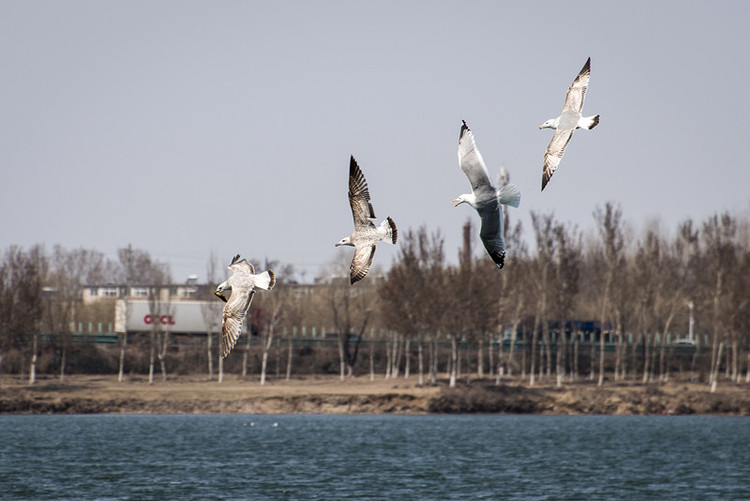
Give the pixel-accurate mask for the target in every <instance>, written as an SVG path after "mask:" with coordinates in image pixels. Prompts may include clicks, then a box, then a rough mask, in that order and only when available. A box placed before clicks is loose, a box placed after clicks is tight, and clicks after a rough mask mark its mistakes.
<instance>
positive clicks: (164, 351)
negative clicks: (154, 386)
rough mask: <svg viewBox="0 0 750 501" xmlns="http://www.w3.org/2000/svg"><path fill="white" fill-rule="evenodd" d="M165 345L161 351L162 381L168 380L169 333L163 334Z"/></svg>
mask: <svg viewBox="0 0 750 501" xmlns="http://www.w3.org/2000/svg"><path fill="white" fill-rule="evenodd" d="M161 335H162V340H163V343H162V345H161V350H160V351H159V355H158V356H159V365H160V366H161V379H162V381H166V380H167V345H168V344H169V332H162V334H161Z"/></svg>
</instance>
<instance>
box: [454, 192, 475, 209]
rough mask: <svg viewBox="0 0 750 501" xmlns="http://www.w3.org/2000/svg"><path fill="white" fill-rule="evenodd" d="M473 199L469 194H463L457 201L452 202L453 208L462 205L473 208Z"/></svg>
mask: <svg viewBox="0 0 750 501" xmlns="http://www.w3.org/2000/svg"><path fill="white" fill-rule="evenodd" d="M473 198H474V197H473V195H471V194H469V193H464V194H463V195H459V197H458V198H457V199H455V200H453V203H454V204H456V205H454V207H458V206H459V205H461V204H464V203H465V204H469V205H472V206H473V205H474V203H473Z"/></svg>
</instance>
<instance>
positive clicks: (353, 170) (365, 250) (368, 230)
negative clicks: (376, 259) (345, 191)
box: [336, 156, 398, 284]
mask: <svg viewBox="0 0 750 501" xmlns="http://www.w3.org/2000/svg"><path fill="white" fill-rule="evenodd" d="M349 205H350V206H351V208H352V216H353V217H354V231H353V232H352V234H351V235H349V236H348V237H345V238H342V239H341V240H339V242H338V243H337V244H336V247H338V246H340V245H349V246H351V247H354V257H353V258H352V265H351V267H350V268H349V278H350V281H351V283H352V284H354V283H355V282H358V281H360V280H362V279H363V278H365V275H367V272H368V271H369V269H370V265H372V258H373V256H374V255H375V246H376V245H377V243H378V242H379V241H381V240H385V241H387V242H391V243H392V244H395V243H396V239H397V238H398V230H397V229H396V223H394V222H393V219H391V218H390V217H387V218H385V219H384V220H383V222H381V223H380V226H375V225H374V224H373V222H372V221H370V219H375V210H374V209H373V208H372V204H371V203H370V191H369V190H368V189H367V181H366V180H365V176H364V175H363V174H362V171H361V170H360V169H359V165H357V161H356V160H355V159H354V156H352V157H351V160H350V161H349Z"/></svg>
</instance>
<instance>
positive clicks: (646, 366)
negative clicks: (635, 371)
mask: <svg viewBox="0 0 750 501" xmlns="http://www.w3.org/2000/svg"><path fill="white" fill-rule="evenodd" d="M650 337H651V336H650V335H649V333H648V332H645V333H644V334H643V383H644V384H646V383H648V374H649V360H650V356H651V355H650V346H649V343H650V341H651V339H650Z"/></svg>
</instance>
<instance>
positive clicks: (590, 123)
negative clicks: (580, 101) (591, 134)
mask: <svg viewBox="0 0 750 501" xmlns="http://www.w3.org/2000/svg"><path fill="white" fill-rule="evenodd" d="M581 123H582V125H581V126H582V127H583V128H584V129H588V130H591V129H593V128H594V127H596V126H597V125H599V115H596V116H593V117H581Z"/></svg>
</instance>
